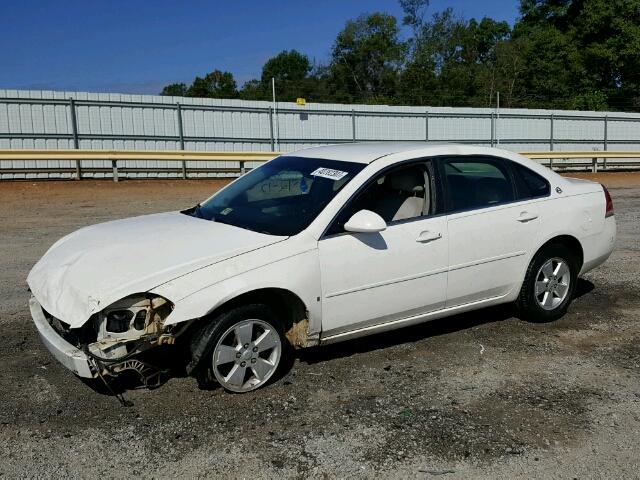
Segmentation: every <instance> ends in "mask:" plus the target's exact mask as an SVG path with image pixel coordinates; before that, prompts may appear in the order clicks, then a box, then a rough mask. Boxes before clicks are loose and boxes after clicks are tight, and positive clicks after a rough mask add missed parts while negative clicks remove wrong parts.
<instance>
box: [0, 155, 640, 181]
mask: <svg viewBox="0 0 640 480" xmlns="http://www.w3.org/2000/svg"><path fill="white" fill-rule="evenodd" d="M278 155H279V153H278V152H206V151H187V150H160V151H152V150H0V161H2V160H72V161H75V166H69V167H20V168H0V173H9V174H41V173H57V174H60V173H66V174H71V175H72V176H73V178H75V179H77V180H80V179H82V178H83V175H84V174H87V173H91V174H94V173H100V174H107V175H108V174H111V177H112V178H113V181H114V182H117V181H118V180H119V177H120V175H122V174H127V173H147V174H148V173H173V174H176V173H177V174H179V175H180V176H181V177H182V178H184V179H187V178H189V174H190V173H191V174H199V173H228V174H235V175H242V174H244V173H246V172H247V171H248V170H250V167H249V166H247V162H253V163H255V162H265V161H267V160H271V159H272V158H274V157H276V156H278ZM521 155H524V156H525V157H528V158H531V159H532V160H548V163H546V164H547V165H548V166H549V167H551V168H554V169H556V170H561V169H569V168H590V169H591V171H592V172H597V171H598V168H599V167H600V166H601V167H602V169H603V170H607V169H612V168H614V169H621V168H622V169H640V151H633V152H625V151H566V152H559V151H555V152H522V153H521ZM578 159H588V160H590V162H588V163H585V162H575V161H569V160H578ZM620 159H625V161H620ZM634 159H638V160H634ZM91 160H103V161H110V162H111V166H110V167H108V166H102V167H100V166H98V167H96V166H93V165H92V166H86V165H83V164H82V162H83V161H91ZM149 160H153V161H163V162H167V163H170V162H173V163H174V164H173V165H166V166H162V167H155V166H154V167H149V166H144V167H131V166H122V164H120V165H118V162H123V161H127V162H128V161H134V162H135V161H149ZM554 160H563V162H562V163H555V164H554ZM600 160H601V161H600ZM196 161H231V162H237V166H233V167H217V166H216V167H197V166H195V167H194V166H192V165H190V164H189V163H190V162H196Z"/></svg>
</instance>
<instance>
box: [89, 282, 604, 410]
mask: <svg viewBox="0 0 640 480" xmlns="http://www.w3.org/2000/svg"><path fill="white" fill-rule="evenodd" d="M593 289H594V285H593V283H591V282H590V281H588V280H584V279H579V280H578V285H577V287H576V291H575V292H574V297H573V298H574V300H575V299H576V298H580V297H582V296H583V295H586V294H588V293H590V292H591V291H592V290H593ZM514 317H515V318H517V312H516V310H515V308H514V306H513V305H511V304H507V305H498V306H494V307H487V308H483V309H479V310H474V311H471V312H465V313H461V314H458V315H452V316H449V317H445V318H440V319H437V320H431V321H427V322H424V323H421V324H417V325H412V326H409V327H403V328H399V329H397V330H391V331H388V332H383V333H376V334H373V335H369V336H366V337H361V338H357V339H353V340H347V341H344V342H340V343H335V344H330V345H322V346H318V347H311V348H305V349H302V350H293V349H289V351H288V352H287V353H290V354H289V355H284V357H283V362H282V364H281V365H280V367H279V368H278V371H277V372H276V373H275V374H274V376H273V377H272V379H271V380H270V381H269V383H270V384H271V383H276V382H277V381H278V380H280V379H282V378H284V377H285V376H286V375H287V374H288V373H289V371H290V370H291V368H293V365H294V363H295V360H296V359H298V360H300V361H301V362H304V363H307V364H316V363H322V362H327V361H330V360H335V359H338V358H345V357H350V356H352V355H355V354H360V353H367V352H371V351H374V350H380V349H383V348H388V347H394V346H398V345H403V344H406V343H412V342H416V341H419V340H424V339H425V338H431V337H438V336H441V335H447V334H449V333H453V332H458V331H462V330H467V329H469V328H473V327H477V326H480V325H484V324H487V323H497V322H502V321H504V320H508V319H510V318H514ZM154 358H156V360H157V362H158V365H157V366H158V369H159V370H161V372H162V373H161V374H160V376H159V377H158V379H157V382H154V384H153V386H152V387H149V386H145V385H144V383H143V382H142V381H141V380H140V377H139V376H138V375H136V374H133V373H132V374H130V375H125V376H121V377H118V378H116V379H107V378H105V379H101V378H97V379H84V378H81V380H82V381H83V382H84V383H85V384H86V385H87V386H89V387H90V388H91V389H92V390H94V391H95V392H96V393H99V394H101V395H107V396H112V397H116V398H118V399H119V400H120V402H121V403H122V404H123V405H126V406H128V405H129V404H130V402H128V401H127V400H126V399H124V397H123V394H124V393H126V392H127V391H131V390H137V389H140V388H153V389H155V388H161V387H162V386H163V385H164V384H165V383H167V382H168V381H169V380H171V379H173V378H184V377H187V376H188V375H187V374H186V372H185V370H184V368H183V367H180V366H177V365H175V362H172V361H171V360H172V358H171V356H167V355H166V352H164V353H163V352H156V355H153V356H150V357H148V358H146V360H147V361H153V360H154ZM177 359H178V358H177V357H174V360H177ZM182 360H184V358H182ZM185 364H186V362H185ZM195 386H196V382H195V380H194V387H195ZM218 388H219V386H218V385H217V384H216V385H211V386H208V387H201V389H203V390H216V389H218Z"/></svg>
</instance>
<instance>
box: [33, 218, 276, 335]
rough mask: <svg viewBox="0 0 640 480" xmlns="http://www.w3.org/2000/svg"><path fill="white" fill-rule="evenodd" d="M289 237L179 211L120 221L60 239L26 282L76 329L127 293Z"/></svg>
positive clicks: (54, 313)
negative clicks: (205, 220)
mask: <svg viewBox="0 0 640 480" xmlns="http://www.w3.org/2000/svg"><path fill="white" fill-rule="evenodd" d="M284 238H285V237H275V236H272V235H265V234H261V233H256V232H250V231H247V230H243V229H240V228H237V227H232V226H230V225H225V224H222V223H215V222H203V221H199V220H198V219H196V218H193V217H189V216H187V215H183V214H181V213H180V212H170V213H160V214H154V215H146V216H143V217H134V218H128V219H125V220H115V221H112V222H107V223H102V224H98V225H93V226H90V227H85V228H81V229H80V230H78V231H76V232H74V233H72V234H70V235H67V236H66V237H63V238H62V239H60V240H59V241H58V242H56V243H55V244H54V245H53V246H52V247H51V248H50V249H49V250H48V251H47V253H46V254H45V255H44V256H43V257H42V258H41V259H40V261H39V262H38V263H36V265H35V266H34V267H33V269H32V270H31V272H30V273H29V276H28V277H27V283H28V284H29V288H31V292H32V293H33V294H34V295H35V297H36V298H37V299H38V301H39V302H40V304H41V305H42V306H43V307H44V309H45V310H46V311H47V312H49V313H50V314H52V315H53V316H55V317H57V318H60V319H64V321H65V323H68V324H69V325H71V327H72V328H74V327H79V326H81V325H82V324H84V322H86V321H87V319H88V318H89V317H90V316H91V315H93V314H94V313H96V312H98V311H100V310H102V309H103V308H104V307H107V306H108V305H110V304H111V303H113V302H115V301H117V300H119V299H121V298H123V297H126V296H127V295H131V294H134V293H140V292H146V291H148V290H151V289H152V288H153V287H155V286H157V285H159V284H162V283H164V282H166V280H167V278H175V277H178V276H181V275H184V274H186V273H189V272H192V271H194V270H197V269H199V268H202V267H205V266H207V265H211V264H214V263H216V262H219V261H221V260H223V259H228V258H232V257H234V256H237V255H240V254H242V253H245V252H248V251H251V250H254V249H257V248H261V247H264V246H266V245H269V244H272V243H275V242H278V241H281V240H283V239H284ZM107 272H108V273H107Z"/></svg>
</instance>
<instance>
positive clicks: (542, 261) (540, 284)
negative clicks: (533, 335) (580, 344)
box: [517, 244, 578, 322]
mask: <svg viewBox="0 0 640 480" xmlns="http://www.w3.org/2000/svg"><path fill="white" fill-rule="evenodd" d="M577 263H578V262H577V260H576V256H575V255H574V254H573V252H571V250H569V249H568V248H567V247H565V246H564V245H561V244H551V245H548V246H546V247H544V248H543V249H542V250H540V251H539V252H538V253H537V254H536V255H535V256H534V257H533V260H532V261H531V264H530V265H529V268H528V269H527V273H526V275H525V279H524V282H523V284H522V288H521V290H520V295H519V297H518V300H517V306H518V310H519V312H520V314H521V316H522V317H523V318H525V319H526V320H529V321H533V322H551V321H553V320H557V319H558V318H560V317H562V316H563V315H564V314H565V313H566V312H567V309H568V308H569V304H570V303H571V300H572V297H573V293H574V291H575V288H576V284H577V280H578V265H577Z"/></svg>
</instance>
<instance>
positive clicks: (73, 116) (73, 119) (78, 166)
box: [69, 97, 82, 180]
mask: <svg viewBox="0 0 640 480" xmlns="http://www.w3.org/2000/svg"><path fill="white" fill-rule="evenodd" d="M69 114H70V115H71V133H72V134H73V148H74V149H75V150H78V149H79V148H80V141H79V140H78V122H77V119H76V104H75V102H74V100H73V97H70V98H69ZM76 180H82V165H81V164H80V159H79V158H78V159H76Z"/></svg>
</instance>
